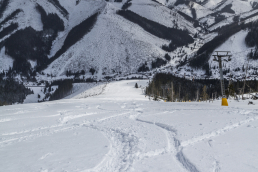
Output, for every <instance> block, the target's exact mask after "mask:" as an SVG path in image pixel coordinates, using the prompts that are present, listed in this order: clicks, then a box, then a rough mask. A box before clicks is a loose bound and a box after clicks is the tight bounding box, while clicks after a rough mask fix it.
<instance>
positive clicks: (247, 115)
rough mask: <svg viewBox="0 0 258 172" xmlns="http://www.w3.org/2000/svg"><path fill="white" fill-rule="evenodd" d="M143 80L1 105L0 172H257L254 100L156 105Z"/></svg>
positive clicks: (257, 120) (257, 124) (257, 119)
mask: <svg viewBox="0 0 258 172" xmlns="http://www.w3.org/2000/svg"><path fill="white" fill-rule="evenodd" d="M136 82H137V83H138V85H139V86H140V88H138V89H136V88H134V85H135V83H136ZM146 82H147V81H138V80H131V81H128V80H127V81H119V82H112V83H109V84H107V85H106V86H105V88H104V90H103V91H102V92H101V94H100V95H98V96H95V97H88V98H85V99H63V100H59V101H53V102H45V103H37V104H23V105H13V106H4V107H0V171H5V172H12V171H13V172H16V171H20V172H22V171H24V172H35V171H41V172H52V171H84V172H116V171H121V172H124V171H137V172H143V171H145V172H146V171H148V172H150V171H153V172H157V171H159V172H168V171H174V172H181V171H182V172H215V171H216V172H218V171H220V172H223V171H224V172H229V171H234V172H243V171H248V172H252V171H253V172H254V171H257V169H258V164H257V162H258V154H257V152H258V144H257V142H258V135H257V131H258V110H257V109H258V108H257V107H258V106H257V104H258V101H254V103H255V104H256V105H247V102H248V100H247V101H240V102H235V101H234V100H229V106H228V107H222V106H220V101H219V100H217V101H215V102H213V103H212V102H210V103H209V102H186V103H179V102H178V103H165V102H161V101H160V102H155V101H150V100H149V98H148V97H145V96H144V95H143V93H142V88H143V87H144V86H145V85H146ZM98 86H99V85H97V87H98ZM78 87H79V86H78ZM81 89H82V88H81V87H80V88H79V89H77V90H79V91H78V94H82V91H81ZM86 90H92V89H89V87H88V86H87V87H86ZM73 94H75V92H74V93H73ZM72 97H76V96H75V95H73V96H72ZM78 98H81V97H80V96H79V97H78Z"/></svg>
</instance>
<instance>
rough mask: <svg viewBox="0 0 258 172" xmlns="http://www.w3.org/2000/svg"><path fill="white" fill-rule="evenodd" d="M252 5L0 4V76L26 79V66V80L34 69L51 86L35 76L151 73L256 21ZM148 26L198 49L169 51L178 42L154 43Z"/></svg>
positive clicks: (202, 1) (47, 0) (202, 0)
mask: <svg viewBox="0 0 258 172" xmlns="http://www.w3.org/2000/svg"><path fill="white" fill-rule="evenodd" d="M257 4H258V0H246V1H241V0H227V1H225V0H194V1H184V0H178V1H176V0H157V1H153V0H131V1H126V0H123V1H122V2H117V1H116V0H109V1H106V0H30V1H27V0H20V1H16V0H2V1H1V8H0V43H1V44H0V48H1V55H0V62H1V64H0V71H2V70H8V69H9V67H12V66H14V68H15V69H14V70H20V71H19V72H24V71H26V70H28V69H21V68H22V67H21V68H19V67H17V66H19V65H20V66H26V67H24V68H31V69H30V70H31V71H30V72H29V73H32V72H33V71H34V70H35V69H36V72H38V74H37V76H38V77H37V78H38V79H39V80H41V79H44V80H52V78H51V79H50V78H47V75H45V76H41V75H40V74H42V72H43V73H44V74H48V76H54V77H53V78H55V79H58V78H64V77H65V74H66V72H67V71H71V72H73V73H75V72H80V71H82V70H83V71H85V72H86V74H89V71H90V69H94V70H96V73H95V76H94V77H95V78H96V77H97V78H98V79H101V78H103V76H106V75H113V74H118V73H122V74H123V75H127V74H130V73H136V72H137V71H138V69H139V67H141V66H142V65H143V64H145V63H146V64H147V65H146V66H147V67H149V68H150V69H151V68H152V65H151V64H152V62H155V61H156V59H157V58H160V59H163V60H165V58H164V56H165V54H168V55H170V56H171V57H172V60H171V61H170V62H169V63H168V66H170V67H175V66H177V65H179V64H180V62H182V61H183V59H185V58H186V55H187V57H188V58H189V57H193V56H194V53H196V52H197V51H198V49H199V48H200V47H202V45H203V44H205V43H207V42H208V41H210V40H212V39H213V38H215V37H214V36H213V35H217V31H218V30H219V28H220V27H222V26H227V25H229V24H232V23H233V22H238V21H239V20H240V21H241V22H240V23H239V24H241V23H249V22H253V21H255V20H257V19H258V18H257V16H258V9H257ZM39 8H42V10H39ZM121 9H123V10H124V11H130V12H132V13H134V14H135V16H137V17H138V18H140V19H139V20H143V19H145V21H141V22H142V23H141V24H139V21H137V22H138V23H137V22H135V21H134V22H133V21H132V20H130V17H131V18H133V17H132V16H129V17H128V16H127V17H124V16H123V15H119V14H118V11H120V10H121ZM135 16H134V17H135ZM91 17H93V18H94V19H91ZM238 17H239V18H238ZM88 20H89V21H88ZM146 20H147V21H149V22H146ZM242 20H243V21H242ZM87 22H88V23H87ZM85 23H86V24H85ZM55 24H56V25H55ZM52 25H53V26H52ZM142 25H145V26H147V29H146V27H145V28H144V27H143V26H142ZM156 25H158V26H156ZM87 26H88V28H86V27H87ZM154 26H156V28H155V27H154ZM148 27H149V28H155V29H156V30H155V29H154V30H155V31H154V32H159V33H163V32H164V28H166V29H168V28H173V29H175V28H176V29H180V30H186V31H187V32H188V34H189V35H190V36H191V37H195V42H194V43H193V44H192V43H185V44H184V45H180V46H179V47H177V48H174V49H173V50H167V49H166V46H167V47H168V45H169V44H172V43H173V42H176V41H177V40H173V39H170V38H165V37H161V36H158V34H155V33H153V31H150V30H148ZM161 27H162V29H160V28H161ZM159 29H160V30H159ZM17 32H18V34H17V35H16V33H17ZM210 32H212V33H210ZM197 33H198V34H197ZM23 35H25V36H23ZM78 35H79V36H78ZM15 36H16V37H17V38H14V37H15ZM181 37H183V36H182V35H181V36H179V39H181V40H183V39H182V38H181ZM18 38H20V39H18ZM208 38H210V39H208ZM16 40H18V41H19V45H16V44H15V42H16ZM183 41H184V40H183ZM238 41H241V42H239V44H241V45H242V44H244V43H243V39H241V40H240V39H238ZM34 45H35V47H34ZM164 45H165V46H164ZM19 47H22V48H20V49H19ZM162 47H163V48H162ZM243 48H244V47H243ZM167 51H171V52H167ZM236 51H237V50H235V49H234V50H232V52H236ZM14 52H15V53H14ZM242 60H243V59H242ZM24 61H26V62H27V63H25V62H24ZM12 63H17V64H19V65H12ZM29 66H30V67H29ZM17 68H18V69H17ZM189 70H190V69H189ZM85 76H86V75H85Z"/></svg>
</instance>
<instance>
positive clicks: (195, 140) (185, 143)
mask: <svg viewBox="0 0 258 172" xmlns="http://www.w3.org/2000/svg"><path fill="white" fill-rule="evenodd" d="M255 120H258V116H256V117H254V118H249V119H246V120H243V121H239V122H238V123H235V124H233V125H228V126H226V127H224V128H222V129H219V130H217V131H213V132H211V133H208V134H204V135H202V136H199V137H195V138H193V139H190V140H187V141H183V142H182V143H181V146H182V147H187V146H189V145H193V144H195V143H198V142H200V141H203V140H206V139H210V138H212V137H216V136H220V135H222V134H224V133H226V132H228V131H231V130H233V129H236V128H238V127H241V126H243V125H245V124H248V123H250V122H252V121H255Z"/></svg>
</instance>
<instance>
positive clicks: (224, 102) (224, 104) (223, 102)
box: [221, 98, 228, 106]
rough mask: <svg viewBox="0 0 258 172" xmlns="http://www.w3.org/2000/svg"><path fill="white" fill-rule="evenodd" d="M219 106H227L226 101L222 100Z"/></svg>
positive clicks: (225, 99)
mask: <svg viewBox="0 0 258 172" xmlns="http://www.w3.org/2000/svg"><path fill="white" fill-rule="evenodd" d="M221 106H228V100H227V98H222V101H221Z"/></svg>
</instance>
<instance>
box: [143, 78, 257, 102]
mask: <svg viewBox="0 0 258 172" xmlns="http://www.w3.org/2000/svg"><path fill="white" fill-rule="evenodd" d="M224 83H225V88H226V89H225V90H226V96H227V97H228V96H234V95H235V93H237V94H241V93H242V92H241V91H240V90H241V88H243V86H244V82H243V81H239V80H237V81H231V82H230V81H228V80H225V79H224ZM246 84H247V85H248V87H245V91H244V92H245V93H248V92H250V88H251V90H252V91H258V81H257V80H250V81H247V82H246ZM146 95H148V96H151V97H153V99H154V100H158V98H162V99H166V100H167V101H172V98H173V101H174V102H175V101H179V102H180V101H189V100H190V101H199V100H202V101H207V100H209V99H211V98H212V97H213V98H218V97H219V96H221V84H220V80H218V79H203V80H201V79H192V80H188V79H185V78H180V77H177V76H174V75H172V74H166V73H158V74H156V75H155V76H154V78H153V80H152V81H151V82H149V85H148V86H147V87H146Z"/></svg>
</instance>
